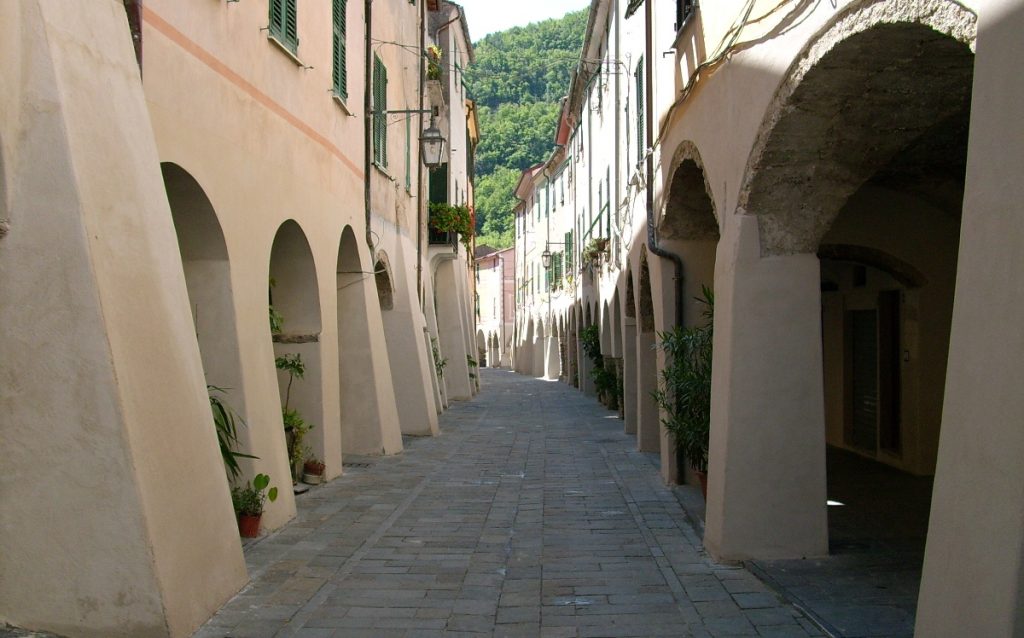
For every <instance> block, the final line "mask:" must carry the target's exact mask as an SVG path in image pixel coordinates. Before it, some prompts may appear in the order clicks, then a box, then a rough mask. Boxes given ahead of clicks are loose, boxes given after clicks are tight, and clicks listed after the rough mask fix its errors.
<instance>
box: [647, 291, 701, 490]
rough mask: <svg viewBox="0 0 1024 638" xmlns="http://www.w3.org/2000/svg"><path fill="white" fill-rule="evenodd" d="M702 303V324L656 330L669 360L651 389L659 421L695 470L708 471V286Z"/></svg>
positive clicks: (660, 345) (659, 345) (699, 298)
mask: <svg viewBox="0 0 1024 638" xmlns="http://www.w3.org/2000/svg"><path fill="white" fill-rule="evenodd" d="M697 300H698V301H700V302H701V303H702V304H704V318H705V320H706V323H705V324H704V325H702V326H697V327H692V328H684V327H682V326H676V327H674V328H673V329H672V330H668V331H665V332H661V333H659V334H658V340H659V344H658V347H660V348H661V349H662V350H664V351H665V355H666V359H667V360H668V361H667V363H666V365H665V369H664V370H662V372H661V378H660V379H659V380H658V389H657V390H655V391H654V392H652V393H651V395H652V396H653V397H654V400H655V401H657V402H658V406H659V407H660V408H662V409H663V410H664V414H665V416H664V417H662V419H661V422H662V423H663V424H664V425H665V428H666V429H667V430H668V432H669V433H670V434H671V435H672V438H673V440H675V444H676V449H677V451H679V452H681V453H682V454H683V455H684V456H685V457H686V459H687V461H688V462H689V464H690V467H692V468H693V469H694V470H696V471H698V472H704V473H705V474H706V473H707V471H708V443H709V439H710V432H711V354H712V341H713V333H714V312H715V297H714V293H713V292H712V291H711V289H709V288H708V287H707V286H704V287H703V289H702V296H701V297H698V298H697Z"/></svg>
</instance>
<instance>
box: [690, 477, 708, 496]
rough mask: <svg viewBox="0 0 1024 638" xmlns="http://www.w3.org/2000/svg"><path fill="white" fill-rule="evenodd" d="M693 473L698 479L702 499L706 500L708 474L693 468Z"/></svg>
mask: <svg viewBox="0 0 1024 638" xmlns="http://www.w3.org/2000/svg"><path fill="white" fill-rule="evenodd" d="M693 473H694V474H696V475H697V479H698V480H699V481H700V493H701V495H702V496H703V497H704V501H705V502H707V500H708V475H707V472H701V471H700V470H694V471H693Z"/></svg>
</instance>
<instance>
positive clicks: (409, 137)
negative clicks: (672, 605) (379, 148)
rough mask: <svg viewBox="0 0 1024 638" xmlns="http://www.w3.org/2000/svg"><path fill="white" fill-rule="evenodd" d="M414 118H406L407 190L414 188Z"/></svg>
mask: <svg viewBox="0 0 1024 638" xmlns="http://www.w3.org/2000/svg"><path fill="white" fill-rule="evenodd" d="M411 154H412V118H411V117H408V116H406V118H405V190H406V191H408V190H410V189H411V188H412V156H411Z"/></svg>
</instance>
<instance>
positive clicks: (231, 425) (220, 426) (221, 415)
mask: <svg viewBox="0 0 1024 638" xmlns="http://www.w3.org/2000/svg"><path fill="white" fill-rule="evenodd" d="M206 390H207V392H209V394H210V410H211V411H212V412H213V426H214V429H215V430H216V431H217V445H218V446H219V447H220V456H221V459H222V460H223V461H224V471H225V472H227V475H228V479H229V480H230V481H234V480H235V479H237V478H238V476H239V475H240V474H241V473H242V469H241V468H240V467H239V466H238V459H258V458H259V457H258V456H253V455H252V454H243V453H241V452H237V451H235V447H236V446H237V445H238V424H241V425H245V420H244V419H242V417H240V416H238V414H237V413H235V411H234V410H233V409H232V408H231V406H230V405H229V404H228V403H227V401H225V400H224V398H222V396H221V395H224V396H226V395H227V390H226V389H224V388H220V387H217V386H215V385H208V386H206Z"/></svg>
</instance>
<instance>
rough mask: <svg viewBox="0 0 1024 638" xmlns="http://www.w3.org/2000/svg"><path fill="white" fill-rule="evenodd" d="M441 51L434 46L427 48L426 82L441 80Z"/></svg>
mask: <svg viewBox="0 0 1024 638" xmlns="http://www.w3.org/2000/svg"><path fill="white" fill-rule="evenodd" d="M442 55H443V51H441V47H439V46H437V45H436V44H431V45H429V46H428V47H427V80H440V79H441V56H442Z"/></svg>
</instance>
